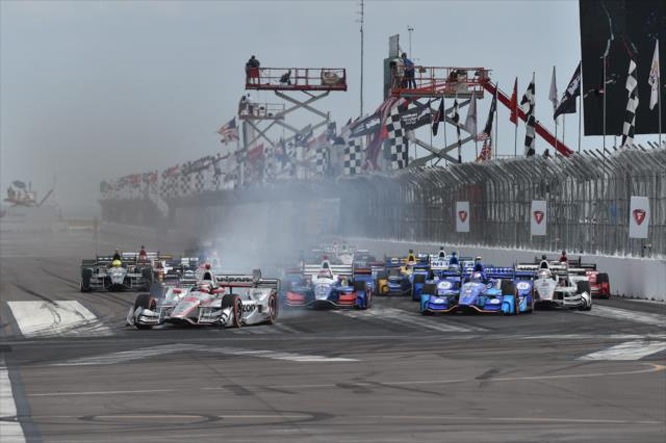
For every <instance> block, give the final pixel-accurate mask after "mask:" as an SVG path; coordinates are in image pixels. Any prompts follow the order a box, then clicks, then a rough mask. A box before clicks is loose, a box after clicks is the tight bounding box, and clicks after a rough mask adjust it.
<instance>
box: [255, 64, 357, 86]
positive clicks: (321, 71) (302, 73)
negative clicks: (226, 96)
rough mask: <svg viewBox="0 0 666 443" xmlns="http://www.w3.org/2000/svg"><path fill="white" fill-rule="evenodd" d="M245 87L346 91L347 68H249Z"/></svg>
mask: <svg viewBox="0 0 666 443" xmlns="http://www.w3.org/2000/svg"><path fill="white" fill-rule="evenodd" d="M245 89H254V90H260V91H261V90H264V91H346V90H347V71H346V69H345V68H249V69H247V72H246V76H245Z"/></svg>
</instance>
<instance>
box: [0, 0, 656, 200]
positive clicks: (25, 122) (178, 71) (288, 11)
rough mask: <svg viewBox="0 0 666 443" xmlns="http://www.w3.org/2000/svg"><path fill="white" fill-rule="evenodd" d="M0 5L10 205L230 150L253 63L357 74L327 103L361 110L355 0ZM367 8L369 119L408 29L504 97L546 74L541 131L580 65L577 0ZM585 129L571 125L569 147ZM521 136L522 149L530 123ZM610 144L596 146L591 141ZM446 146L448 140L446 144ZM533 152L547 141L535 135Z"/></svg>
mask: <svg viewBox="0 0 666 443" xmlns="http://www.w3.org/2000/svg"><path fill="white" fill-rule="evenodd" d="M0 5H1V6H0V14H1V21H0V75H1V78H0V102H1V107H0V112H1V114H0V143H1V145H0V148H1V156H0V160H1V169H0V173H1V177H0V179H1V180H0V181H1V183H0V184H1V189H2V193H3V197H4V193H5V189H6V186H7V184H8V183H9V182H11V181H12V180H16V179H23V180H32V182H33V186H34V187H37V188H39V189H40V190H45V189H46V188H48V187H49V186H50V183H51V182H52V181H53V178H54V176H55V177H57V197H58V201H59V202H60V204H61V205H62V206H63V207H64V209H65V210H71V211H72V212H76V213H80V212H82V211H83V210H84V209H85V208H88V209H91V210H94V209H95V200H96V197H97V189H98V183H99V181H100V180H101V179H102V178H114V177H117V176H120V175H124V174H128V173H132V172H143V171H146V170H154V169H164V168H165V167H168V166H170V165H172V164H175V163H178V162H182V161H186V160H189V159H195V158H197V157H200V156H202V155H207V154H210V153H215V152H218V151H219V150H221V149H227V148H224V147H222V145H220V143H219V141H218V136H217V134H215V130H216V129H217V128H218V127H219V126H220V125H221V124H222V123H223V122H225V121H227V120H229V119H230V118H231V117H232V116H233V115H234V113H235V112H236V110H237V103H238V99H239V97H240V95H241V94H242V93H243V92H244V64H245V62H246V60H247V58H248V57H249V56H250V55H251V54H255V55H256V56H257V57H258V58H259V59H260V60H261V62H262V65H263V66H299V67H307V66H312V67H319V66H328V67H346V68H347V72H348V77H349V90H348V91H347V92H345V93H332V94H331V96H330V97H329V98H328V99H327V100H326V101H325V105H324V108H325V109H327V110H330V111H331V113H332V117H333V119H335V120H337V121H338V122H343V121H346V120H347V119H348V118H349V117H352V116H356V115H357V114H358V112H359V75H360V55H359V51H360V50H359V24H358V23H357V22H356V21H357V18H358V16H357V11H358V10H359V9H360V8H359V2H358V1H342V0H339V1H243V2H240V1H202V2H195V1H187V2H177V1H122V2H121V1H74V2H58V1H45V2H41V1H29V0H28V1H8V0H2V1H1V2H0ZM365 10H366V28H365V30H366V32H365V37H366V38H365V110H366V112H367V111H370V110H373V109H374V108H375V107H376V106H377V105H379V103H380V102H381V100H382V81H383V71H382V69H383V68H382V60H383V59H384V58H385V57H386V55H387V52H388V37H389V35H392V34H396V33H399V34H401V46H402V47H403V48H404V49H407V48H408V33H407V26H408V25H411V26H413V27H414V32H413V38H412V48H413V54H412V56H413V58H414V59H415V60H416V62H417V64H424V65H431V66H485V67H487V68H490V69H492V70H493V72H492V77H493V78H494V79H495V80H498V81H499V83H500V87H502V89H505V90H510V89H511V88H512V86H513V80H514V78H515V77H516V76H518V77H519V93H520V94H522V93H523V91H524V89H525V88H526V86H527V83H528V82H529V79H530V77H531V74H532V71H535V72H536V80H537V82H536V92H537V108H536V109H537V118H538V119H539V120H541V121H542V122H549V123H550V122H552V118H551V117H550V115H552V105H551V103H550V102H549V101H548V100H547V97H548V89H549V86H550V75H551V70H552V67H553V65H556V66H557V69H558V72H557V75H558V89H559V91H560V93H561V92H562V91H563V89H564V88H565V87H566V83H567V82H568V81H569V78H570V76H571V74H572V72H573V70H574V68H575V67H576V65H577V63H578V60H579V59H580V39H579V31H578V1H577V0H566V1H565V0H562V1H546V0H539V1H500V0H494V1H474V0H466V1H422V2H418V1H367V2H366V7H365ZM252 95H253V98H254V99H256V100H258V101H275V100H276V98H275V97H274V96H272V95H271V94H269V93H266V92H265V93H253V94H252ZM489 105H490V99H489V98H486V99H485V100H483V101H482V102H479V126H482V125H483V122H484V121H485V117H486V112H487V109H488V106H489ZM465 113H466V111H464V112H463V113H462V114H463V118H464V115H465ZM296 121H297V122H299V121H301V122H303V123H304V122H305V120H303V117H300V119H299V118H297V119H296ZM500 121H501V124H500V127H499V132H500V141H501V143H502V144H501V146H500V154H509V153H513V144H514V143H513V127H512V126H511V125H510V124H509V122H508V110H506V109H504V108H501V109H500ZM577 129H578V127H577V117H574V116H569V117H568V118H567V137H566V141H567V142H568V144H569V145H570V146H572V147H575V146H576V144H577ZM448 134H449V138H448V139H449V143H450V142H451V141H452V140H453V137H454V135H453V131H452V130H449V133H448ZM518 134H519V143H518V144H519V150H522V149H521V148H520V145H521V144H522V139H523V137H524V126H521V127H520V128H519V130H518ZM653 138H654V137H652V138H650V139H653ZM644 139H645V138H641V137H639V138H638V141H639V142H640V141H641V140H644ZM609 140H611V139H609ZM600 143H601V142H600V138H598V137H596V138H595V137H589V138H587V139H585V140H584V147H585V146H599V145H600ZM436 144H438V145H443V138H442V137H441V135H440V136H439V138H438V139H436ZM537 146H541V147H543V146H544V143H543V142H542V141H540V140H539V139H537ZM468 149H469V148H468ZM472 150H473V147H472ZM538 151H539V152H540V151H541V150H540V149H538ZM467 155H468V156H469V155H470V154H469V152H468V154H467Z"/></svg>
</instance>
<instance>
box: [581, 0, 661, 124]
mask: <svg viewBox="0 0 666 443" xmlns="http://www.w3.org/2000/svg"><path fill="white" fill-rule="evenodd" d="M580 35H581V45H582V48H581V49H582V59H583V91H582V92H583V96H584V99H583V100H584V119H585V135H603V94H602V93H601V89H602V85H603V63H604V59H603V55H604V52H605V51H606V48H607V44H608V41H609V39H611V36H612V40H611V41H610V45H609V46H608V52H607V54H608V55H607V57H606V81H607V92H606V93H607V96H606V134H608V135H613V134H616V135H620V134H621V133H622V124H623V122H624V113H625V108H626V106H627V90H626V89H625V82H626V79H627V71H628V70H629V60H630V57H633V58H634V60H636V63H637V64H638V69H637V73H638V97H639V101H640V103H639V106H638V110H637V112H636V134H654V133H657V132H658V120H657V108H656V107H655V109H654V110H653V111H650V110H649V108H648V104H649V101H650V86H649V85H648V75H649V70H650V63H651V62H652V54H653V51H654V42H655V40H656V39H657V38H659V42H660V43H659V46H660V48H659V49H660V51H659V52H660V54H659V58H660V67H661V72H662V82H661V83H662V88H661V95H662V128H666V113H665V112H664V110H663V106H664V100H665V99H666V89H665V88H663V84H664V75H663V73H664V72H665V71H666V69H665V68H664V66H665V65H666V56H665V55H664V54H665V52H666V1H664V0H640V1H636V0H580Z"/></svg>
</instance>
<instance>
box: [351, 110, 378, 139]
mask: <svg viewBox="0 0 666 443" xmlns="http://www.w3.org/2000/svg"><path fill="white" fill-rule="evenodd" d="M381 124H382V116H381V113H380V112H375V113H374V114H371V115H368V116H367V117H364V118H362V119H360V120H358V121H356V122H354V123H353V124H352V125H351V133H350V134H349V136H350V137H361V136H363V135H368V134H374V133H375V132H377V130H378V129H379V128H380V127H381Z"/></svg>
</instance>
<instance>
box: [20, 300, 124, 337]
mask: <svg viewBox="0 0 666 443" xmlns="http://www.w3.org/2000/svg"><path fill="white" fill-rule="evenodd" d="M7 305H8V306H9V309H11V311H12V315H13V316H14V318H15V319H16V323H17V324H18V327H19V329H20V330H21V334H23V335H24V336H25V337H43V336H107V335H112V332H111V329H109V328H108V327H106V326H104V324H103V323H102V322H101V321H100V320H99V319H98V318H97V317H96V316H95V314H93V313H92V312H90V311H89V310H88V309H87V308H86V307H85V306H83V305H82V304H81V303H79V302H78V301H75V300H57V301H54V302H53V303H49V302H44V301H9V302H7Z"/></svg>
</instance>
